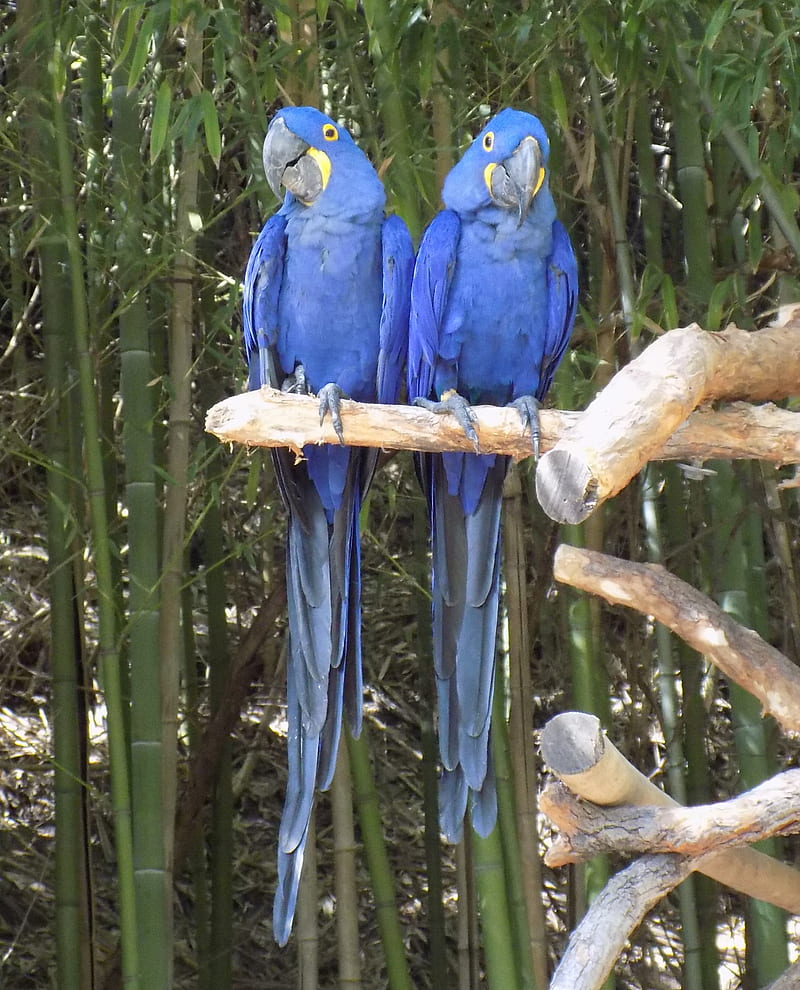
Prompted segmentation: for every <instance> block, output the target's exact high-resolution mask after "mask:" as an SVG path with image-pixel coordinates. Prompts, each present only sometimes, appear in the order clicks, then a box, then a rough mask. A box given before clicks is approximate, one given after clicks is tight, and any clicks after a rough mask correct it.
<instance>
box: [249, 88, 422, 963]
mask: <svg viewBox="0 0 800 990" xmlns="http://www.w3.org/2000/svg"><path fill="white" fill-rule="evenodd" d="M263 160H264V170H265V172H266V176H267V181H268V182H269V185H270V187H271V188H272V190H273V192H274V193H275V194H276V196H278V197H281V196H283V205H282V206H281V208H280V210H279V211H278V212H277V213H276V214H275V215H274V216H273V217H271V218H270V219H269V220H268V221H267V222H266V224H265V225H264V228H263V229H262V231H261V233H260V234H259V235H258V238H257V240H256V242H255V244H254V246H253V249H252V252H251V254H250V259H249V261H248V264H247V269H246V272H245V277H244V286H243V325H244V343H245V351H246V354H247V360H248V366H249V386H250V388H251V389H253V388H258V387H260V386H261V385H271V386H273V387H274V388H280V389H283V390H284V391H294V392H304V393H314V394H316V395H317V396H318V397H319V408H320V421H322V419H324V417H325V416H326V415H330V416H331V421H332V423H333V425H334V428H335V429H336V432H337V435H338V436H339V439H340V441H341V443H342V446H333V445H322V446H315V445H309V446H306V447H304V448H303V459H302V460H301V461H298V459H297V458H296V457H295V454H294V453H292V452H291V451H289V450H286V449H276V450H275V451H273V461H274V465H275V470H276V474H277V479H278V485H279V488H280V491H281V495H282V497H283V500H284V503H285V505H286V507H287V510H288V536H287V544H286V582H287V601H288V617H289V653H288V660H287V692H286V694H287V719H288V781H287V789H286V801H285V805H284V810H283V816H282V819H281V825H280V832H279V837H278V888H277V891H276V895H275V902H274V907H273V931H274V935H275V939H276V941H277V942H278V943H279V944H281V945H284V944H285V943H286V941H287V940H288V938H289V934H290V932H291V928H292V921H293V918H294V910H295V903H296V899H297V888H298V884H299V880H300V871H301V868H302V863H303V853H304V850H305V844H306V838H307V835H308V824H309V819H310V815H311V808H312V804H313V800H314V794H315V790H316V789H317V788H319V789H321V790H325V789H326V788H327V787H328V786H329V785H330V782H331V778H332V776H333V771H334V767H335V765H336V754H337V749H338V744H339V736H340V731H341V721H342V711H343V710H344V711H345V712H346V713H347V716H348V721H349V723H350V726H351V729H352V731H353V733H354V734H355V735H358V733H359V732H360V729H361V700H362V699H361V695H362V680H361V629H360V622H361V609H360V588H361V570H360V555H359V526H358V516H359V510H360V509H361V505H362V500H363V498H364V495H365V492H366V490H367V487H368V486H369V483H370V481H371V479H372V475H373V472H374V470H375V466H376V461H377V452H376V451H372V450H367V449H364V448H361V449H357V448H349V447H346V446H344V445H343V444H344V441H343V434H342V424H341V418H340V412H339V400H340V399H341V397H342V396H345V395H346V396H349V397H350V398H353V399H356V400H359V401H361V402H394V401H395V400H396V399H397V394H398V390H399V388H400V384H401V381H402V375H403V367H404V364H405V355H406V349H407V343H408V309H409V294H410V287H411V275H412V271H413V259H414V251H413V247H412V244H411V238H410V236H409V234H408V231H407V229H406V226H405V224H404V223H403V221H402V220H401V219H400V218H399V217H389V218H385V217H384V203H385V194H384V190H383V185H382V184H381V181H380V179H379V178H378V176H377V174H376V172H375V170H374V169H373V167H372V165H371V164H370V163H369V161H368V159H367V158H366V156H365V155H364V153H363V152H362V151H361V150H360V149H359V148H358V147H357V146H356V144H355V142H354V141H353V139H352V137H351V136H350V135H349V134H348V132H347V131H346V130H345V129H344V128H343V127H340V126H339V125H338V124H336V123H334V122H333V121H332V120H331V119H330V118H328V117H326V116H325V115H324V114H322V113H320V112H319V111H318V110H315V109H313V108H311V107H292V108H286V109H283V110H280V111H279V112H278V113H277V114H276V115H275V117H274V118H273V119H272V121H271V123H270V126H269V129H268V131H267V136H266V138H265V140H264V149H263ZM282 187H283V188H282ZM284 191H285V196H284Z"/></svg>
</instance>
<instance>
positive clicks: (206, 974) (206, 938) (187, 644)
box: [158, 587, 217, 990]
mask: <svg viewBox="0 0 800 990" xmlns="http://www.w3.org/2000/svg"><path fill="white" fill-rule="evenodd" d="M192 610H193V601H192V589H191V588H189V587H185V588H184V592H183V617H184V621H183V638H184V648H183V655H184V660H185V663H184V667H183V682H184V696H185V698H186V711H187V719H186V738H187V739H188V742H189V751H190V752H191V753H196V752H197V750H198V748H199V746H200V742H201V738H202V733H201V731H200V729H201V727H200V723H199V719H198V717H197V716H198V714H199V711H200V682H199V677H198V673H197V664H196V663H195V640H194V627H193V625H192V618H191V617H192ZM158 783H159V784H160V781H158ZM205 840H206V835H205V831H204V830H203V829H201V828H195V829H194V830H193V832H192V835H191V837H190V838H189V839H188V840H186V841H185V843H184V845H185V846H186V847H188V848H187V849H186V859H187V861H188V865H189V870H190V873H191V876H192V892H193V900H194V929H193V934H194V939H195V944H196V946H197V949H196V953H197V957H196V966H197V990H217V987H216V986H215V985H214V984H213V983H212V981H211V897H210V883H209V880H208V873H209V870H208V862H207V857H206V841H205ZM176 845H177V842H176ZM176 852H177V850H176ZM178 855H180V853H178Z"/></svg>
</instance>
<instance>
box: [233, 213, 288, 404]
mask: <svg viewBox="0 0 800 990" xmlns="http://www.w3.org/2000/svg"><path fill="white" fill-rule="evenodd" d="M285 253H286V217H285V216H282V215H281V214H280V213H276V214H275V216H273V217H270V219H269V220H267V222H266V223H265V224H264V226H263V227H262V228H261V233H260V234H259V235H258V237H257V238H256V242H255V244H254V245H253V248H252V250H251V252H250V257H249V258H248V261H247V268H246V269H245V273H244V285H243V300H242V323H243V330H244V347H245V353H246V355H247V365H248V368H249V372H250V375H249V383H248V384H249V387H250V388H251V389H254V388H259V387H260V386H261V385H271V386H272V387H273V388H279V387H280V380H279V374H278V369H277V366H276V362H275V347H276V345H277V339H278V297H279V295H280V291H281V284H282V281H283V262H284V256H285Z"/></svg>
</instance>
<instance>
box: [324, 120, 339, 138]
mask: <svg viewBox="0 0 800 990" xmlns="http://www.w3.org/2000/svg"><path fill="white" fill-rule="evenodd" d="M322 136H323V137H324V138H325V140H326V141H338V140H339V131H338V130H337V129H336V128H335V127H334V125H333V124H325V125H324V126H323V128H322Z"/></svg>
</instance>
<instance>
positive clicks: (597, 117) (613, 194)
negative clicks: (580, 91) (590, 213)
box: [589, 65, 636, 352]
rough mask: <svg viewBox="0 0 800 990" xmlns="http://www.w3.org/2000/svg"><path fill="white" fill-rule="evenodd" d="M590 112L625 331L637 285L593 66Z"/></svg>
mask: <svg viewBox="0 0 800 990" xmlns="http://www.w3.org/2000/svg"><path fill="white" fill-rule="evenodd" d="M589 93H590V97H591V98H590V101H589V111H590V117H591V120H592V129H593V131H594V134H595V139H596V140H597V145H598V148H599V150H600V162H601V165H602V168H603V179H604V182H605V195H606V200H607V202H608V208H609V211H610V214H611V229H612V231H613V233H614V254H615V258H616V262H617V282H618V285H619V294H620V301H621V303H622V318H623V321H624V323H625V328H626V331H627V332H628V334H630V333H631V328H632V326H633V315H634V304H635V300H636V287H635V284H634V279H633V268H632V265H631V256H630V238H629V237H628V231H627V229H626V224H625V209H624V207H623V204H622V202H621V199H620V194H619V178H618V176H617V167H616V164H615V162H614V156H613V154H612V151H611V137H610V135H609V132H608V126H607V124H606V119H605V113H604V111H603V97H602V94H601V92H600V79H599V76H598V73H597V69H596V68H595V67H594V65H591V66H590V67H589ZM629 346H630V348H631V351H632V352H633V351H634V350H635V347H634V342H633V340H630V341H629Z"/></svg>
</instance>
